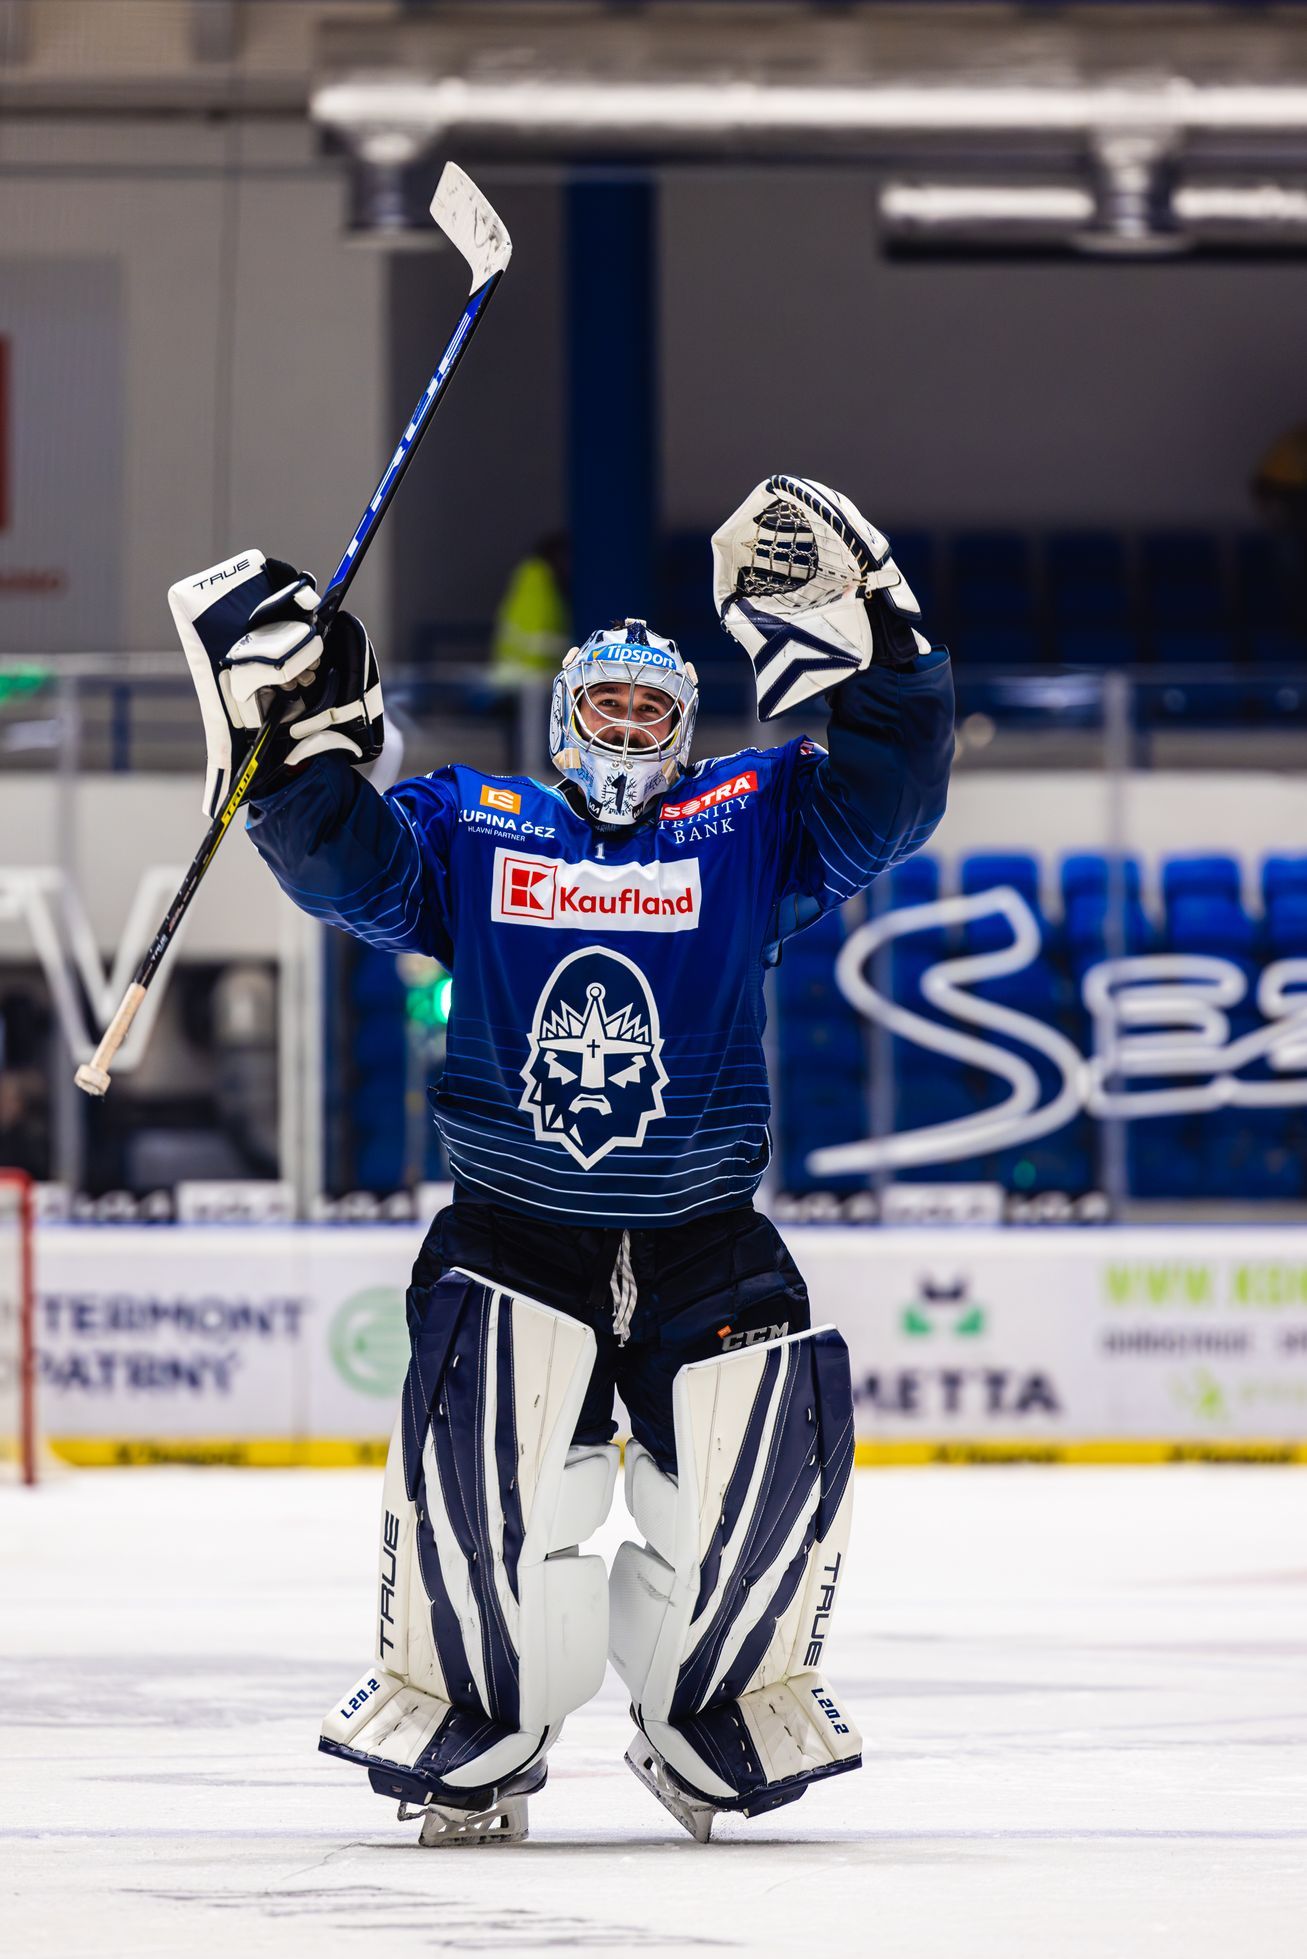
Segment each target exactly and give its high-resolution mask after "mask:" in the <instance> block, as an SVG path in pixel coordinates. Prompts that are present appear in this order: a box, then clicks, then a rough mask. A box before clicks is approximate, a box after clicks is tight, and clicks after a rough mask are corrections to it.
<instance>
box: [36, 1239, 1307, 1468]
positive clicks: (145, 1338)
mask: <svg viewBox="0 0 1307 1959" xmlns="http://www.w3.org/2000/svg"><path fill="white" fill-rule="evenodd" d="M421 1236H422V1233H421V1230H420V1229H419V1228H418V1227H417V1226H402V1225H391V1226H365V1227H359V1226H293V1227H279V1226H263V1227H247V1226H236V1225H226V1226H212V1227H205V1226H198V1227H197V1226H189V1227H187V1226H155V1227H144V1226H131V1225H125V1226H94V1225H47V1226H44V1227H42V1228H41V1230H40V1233H39V1243H38V1260H37V1278H38V1293H39V1311H38V1328H39V1333H38V1339H39V1346H40V1352H41V1390H40V1391H41V1404H42V1414H41V1419H42V1425H43V1428H44V1430H45V1432H46V1433H47V1434H48V1435H49V1436H51V1437H53V1438H55V1439H56V1440H62V1439H71V1440H74V1441H75V1440H77V1439H82V1440H86V1441H88V1442H92V1441H95V1440H96V1439H106V1440H114V1441H137V1442H140V1443H143V1444H148V1443H150V1442H152V1441H159V1440H161V1439H173V1440H177V1439H182V1438H188V1437H189V1438H197V1439H203V1440H206V1441H210V1442H214V1443H221V1442H222V1441H243V1442H256V1441H257V1442H264V1443H281V1444H285V1443H287V1442H290V1443H294V1444H304V1445H312V1444H314V1443H317V1442H329V1441H350V1442H356V1443H380V1442H381V1441H383V1440H384V1438H385V1436H386V1435H387V1433H388V1431H389V1428H390V1423H391V1420H392V1417H393V1412H394V1408H395V1405H396V1400H397V1396H398V1391H399V1385H400V1382H401V1380H402V1378H403V1372H404V1366H405V1361H406V1356H407V1337H406V1333H405V1328H404V1316H403V1294H404V1288H405V1285H406V1283H407V1279H408V1272H409V1267H410V1265H411V1263H412V1259H413V1257H414V1255H415V1254H416V1251H417V1248H418V1245H419V1244H420V1242H421ZM786 1237H787V1241H788V1243H789V1244H790V1247H791V1249H792V1250H793V1252H794V1254H795V1257H796V1258H797V1260H798V1263H799V1266H800V1269H801V1270H802V1271H803V1272H804V1274H805V1276H806V1277H807V1279H808V1283H809V1287H810V1289H811V1294H812V1303H813V1317H814V1320H816V1321H820V1320H825V1319H829V1320H833V1321H835V1323H836V1324H837V1325H838V1326H839V1327H840V1328H841V1330H842V1332H843V1333H844V1335H845V1338H846V1339H847V1340H848V1343H849V1349H850V1355H851V1360H852V1367H853V1380H854V1389H855V1395H856V1398H857V1407H858V1434H859V1437H860V1439H861V1440H862V1441H863V1442H864V1443H867V1444H883V1445H885V1446H886V1447H891V1446H897V1445H905V1446H910V1445H913V1444H923V1443H934V1444H947V1443H948V1442H950V1441H957V1442H959V1443H984V1442H985V1441H987V1440H991V1441H994V1442H995V1443H1000V1442H1001V1443H1003V1444H1005V1445H1007V1446H1013V1445H1018V1444H1020V1443H1022V1442H1029V1443H1031V1444H1032V1445H1041V1444H1045V1443H1052V1444H1057V1443H1060V1442H1069V1441H1074V1440H1087V1441H1094V1440H1103V1441H1107V1440H1110V1439H1112V1438H1119V1439H1129V1438H1140V1439H1159V1438H1160V1439H1170V1440H1173V1441H1184V1442H1192V1443H1193V1444H1194V1445H1195V1447H1196V1448H1198V1449H1199V1450H1200V1451H1201V1449H1202V1448H1203V1447H1204V1446H1205V1445H1208V1444H1210V1445H1213V1446H1214V1447H1218V1448H1219V1446H1220V1445H1222V1444H1234V1443H1237V1442H1238V1441H1239V1440H1240V1439H1241V1438H1246V1439H1249V1440H1254V1441H1261V1442H1268V1443H1273V1442H1276V1441H1282V1442H1286V1443H1293V1444H1297V1443H1298V1442H1300V1441H1301V1440H1302V1439H1303V1438H1307V1237H1305V1236H1304V1234H1302V1233H1301V1232H1298V1231H1294V1230H1274V1231H1271V1230H1266V1231H1259V1230H1212V1231H1202V1230H1198V1231H1179V1230H1176V1231H1163V1230H1147V1231H1145V1230H1133V1229H1126V1230H1118V1231H1109V1230H1102V1231H1089V1230H1085V1231H1070V1230H1068V1231H1030V1232H1020V1233H1018V1232H1003V1231H967V1230H930V1231H925V1230H894V1231H875V1230H862V1231H859V1230H852V1229H825V1228H820V1227H816V1228H814V1227H811V1226H808V1227H791V1229H790V1230H789V1231H788V1232H787V1233H786ZM304 1459H306V1460H308V1459H324V1460H325V1459H327V1458H326V1457H325V1456H323V1455H322V1454H321V1452H318V1454H317V1456H316V1458H315V1457H314V1452H313V1451H312V1448H311V1446H310V1447H309V1448H308V1452H307V1453H306V1455H305V1458H304Z"/></svg>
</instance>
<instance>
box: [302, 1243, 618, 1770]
mask: <svg viewBox="0 0 1307 1959" xmlns="http://www.w3.org/2000/svg"><path fill="white" fill-rule="evenodd" d="M438 1292H444V1293H445V1294H446V1297H445V1298H444V1299H441V1298H439V1297H437V1298H435V1299H433V1301H432V1303H431V1307H430V1309H429V1311H428V1315H427V1319H426V1322H425V1324H424V1328H423V1330H422V1332H421V1333H420V1334H419V1336H418V1339H417V1341H416V1343H415V1348H414V1355H413V1361H412V1364H411V1366H410V1368H409V1374H408V1379H407V1381H406V1382H405V1387H404V1405H403V1408H402V1410H401V1413H400V1418H399V1421H398V1423H397V1424H396V1429H395V1434H394V1436H393V1437H392V1440H391V1446H390V1452H389V1455H388V1457H387V1462H386V1475H385V1483H384V1488H383V1496H382V1529H381V1569H380V1583H379V1587H378V1608H377V1660H376V1663H375V1665H374V1666H373V1667H372V1668H371V1669H370V1670H369V1671H368V1672H367V1673H366V1674H365V1675H364V1676H363V1678H362V1680H360V1681H359V1682H358V1684H357V1685H356V1686H355V1687H354V1688H353V1689H352V1690H351V1691H350V1693H348V1694H346V1695H345V1696H344V1697H343V1698H342V1700H341V1701H340V1702H339V1704H338V1705H337V1706H336V1707H334V1708H333V1709H331V1711H330V1712H329V1713H328V1715H327V1717H326V1720H325V1721H324V1722H323V1725H322V1738H321V1742H320V1746H321V1747H322V1748H323V1749H324V1751H325V1752H327V1753H329V1754H336V1755H342V1756H344V1757H346V1758H347V1759H349V1760H351V1761H355V1762H358V1763H360V1764H361V1765H362V1766H364V1767H366V1768H368V1770H369V1771H370V1772H371V1776H372V1782H373V1786H374V1788H377V1789H379V1790H381V1791H383V1792H384V1793H388V1794H393V1795H396V1796H399V1797H400V1798H401V1799H403V1800H406V1801H424V1802H432V1801H436V1802H440V1801H443V1802H446V1803H449V1802H457V1801H459V1800H460V1799H466V1802H467V1805H468V1807H473V1806H475V1803H476V1802H477V1801H478V1800H481V1799H484V1798H485V1796H486V1793H487V1792H488V1791H494V1790H499V1789H502V1788H503V1786H504V1785H505V1784H506V1783H511V1782H512V1781H513V1779H514V1778H517V1777H521V1776H522V1775H523V1772H524V1771H529V1770H531V1769H532V1768H533V1766H534V1765H535V1764H537V1763H538V1762H539V1761H540V1759H541V1758H542V1757H543V1755H544V1753H545V1751H546V1750H547V1749H548V1747H549V1746H550V1745H551V1743H552V1742H553V1741H554V1739H555V1738H556V1737H557V1734H558V1731H559V1729H560V1727H561V1725H562V1722H563V1718H564V1716H565V1715H567V1714H568V1713H570V1712H571V1711H572V1710H573V1709H574V1708H577V1707H580V1706H583V1705H584V1703H585V1702H586V1701H588V1700H590V1699H591V1698H592V1697H593V1695H594V1694H595V1693H596V1692H597V1691H598V1688H599V1685H600V1683H601V1681H602V1679H603V1675H604V1664H605V1654H606V1647H607V1624H608V1593H607V1582H606V1577H605V1572H604V1565H603V1560H602V1559H601V1558H598V1557H581V1556H580V1555H579V1546H580V1544H581V1543H582V1542H583V1541H584V1540H585V1538H587V1537H589V1536H590V1535H591V1533H592V1532H593V1531H595V1530H597V1529H598V1527H599V1525H600V1524H601V1523H602V1522H603V1520H604V1518H605V1517H606V1516H607V1514H608V1509H609V1505H610V1504H611V1502H612V1494H613V1485H614V1482H615V1480H616V1475H617V1462H618V1453H617V1450H616V1449H615V1448H613V1447H611V1446H608V1445H604V1446H599V1447H573V1446H572V1443H571V1437H572V1435H573V1433H574V1431H575V1427H576V1423H577V1420H578V1417H579V1415H580V1411H581V1405H582V1401H583V1399H584V1395H585V1389H586V1385H587V1383H588V1381H589V1378H590V1372H591V1369H592V1367H593V1364H594V1353H595V1341H594V1335H593V1333H592V1332H591V1331H590V1329H589V1328H588V1327H586V1326H583V1325H582V1324H581V1323H580V1322H579V1321H577V1320H572V1319H569V1318H568V1317H567V1316H566V1315H565V1314H562V1313H556V1312H554V1311H552V1310H551V1309H550V1308H549V1307H547V1306H541V1305H539V1304H537V1303H536V1302H535V1301H533V1300H529V1299H524V1298H523V1297H521V1295H514V1294H512V1293H509V1292H506V1291H504V1290H503V1288H501V1287H497V1286H494V1285H492V1284H490V1283H489V1282H488V1281H486V1280H483V1279H480V1278H478V1277H477V1275H476V1274H474V1273H468V1272H462V1271H457V1270H456V1271H453V1272H450V1273H447V1274H446V1275H445V1277H444V1278H443V1279H442V1280H441V1281H440V1286H439V1288H438Z"/></svg>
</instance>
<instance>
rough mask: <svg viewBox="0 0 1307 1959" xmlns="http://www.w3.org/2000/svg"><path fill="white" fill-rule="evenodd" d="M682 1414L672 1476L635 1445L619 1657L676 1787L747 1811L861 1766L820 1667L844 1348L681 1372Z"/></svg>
mask: <svg viewBox="0 0 1307 1959" xmlns="http://www.w3.org/2000/svg"><path fill="white" fill-rule="evenodd" d="M673 1418H674V1424H675V1433H676V1458H677V1475H676V1476H675V1477H674V1478H673V1477H669V1476H666V1475H664V1474H663V1472H662V1471H661V1470H660V1469H659V1468H658V1466H657V1465H656V1463H655V1462H654V1460H653V1458H652V1457H651V1456H650V1455H649V1454H648V1453H647V1452H646V1451H645V1450H643V1449H641V1448H640V1447H639V1446H638V1445H637V1444H633V1445H632V1446H631V1447H630V1448H629V1449H628V1451H627V1469H626V1497H627V1505H628V1508H629V1509H630V1511H631V1514H632V1516H633V1517H634V1519H635V1521H636V1523H637V1525H638V1526H639V1528H640V1529H641V1530H642V1531H643V1532H644V1534H645V1538H646V1540H647V1541H646V1543H645V1544H644V1545H636V1544H624V1545H623V1546H622V1547H621V1549H620V1551H619V1552H618V1554H617V1557H616V1559H615V1561H614V1565H613V1573H612V1578H611V1581H610V1587H609V1594H610V1602H611V1605H610V1623H611V1635H610V1636H611V1658H612V1661H613V1664H614V1666H615V1667H616V1668H617V1671H618V1672H619V1673H620V1674H621V1676H622V1678H623V1680H624V1681H625V1682H626V1684H627V1686H628V1688H629V1689H630V1691H631V1696H632V1701H633V1704H634V1709H635V1716H636V1720H637V1722H638V1724H639V1726H640V1728H641V1730H642V1732H643V1733H644V1734H645V1735H646V1736H647V1737H648V1740H649V1741H650V1742H651V1743H652V1744H653V1746H654V1747H655V1748H656V1749H657V1750H658V1752H659V1754H660V1755H661V1757H662V1759H663V1761H664V1763H665V1764H666V1765H667V1767H669V1768H670V1769H671V1770H672V1772H673V1774H674V1776H675V1778H676V1779H677V1780H678V1781H679V1782H680V1783H681V1784H682V1785H683V1786H684V1788H685V1789H686V1790H688V1791H689V1792H690V1793H691V1794H692V1795H693V1796H696V1797H699V1798H701V1799H706V1800H708V1801H710V1802H712V1803H713V1804H715V1805H717V1806H719V1807H722V1808H733V1809H743V1810H744V1811H745V1812H746V1813H749V1814H752V1813H754V1812H756V1811H758V1810H762V1809H768V1808H773V1807H775V1806H776V1805H777V1804H778V1803H781V1802H786V1801H791V1800H793V1799H794V1798H795V1797H796V1796H798V1795H800V1794H802V1792H803V1789H804V1787H805V1786H806V1784H807V1783H808V1782H810V1781H812V1780H814V1779H816V1778H817V1777H820V1776H825V1775H831V1774H835V1773H837V1772H839V1771H840V1770H843V1769H847V1768H854V1767H856V1766H857V1764H858V1762H859V1761H860V1760H861V1747H862V1743H861V1737H860V1736H859V1734H858V1731H857V1729H856V1727H855V1726H854V1724H853V1723H852V1721H851V1720H849V1718H848V1716H847V1715H846V1713H845V1712H844V1710H843V1708H842V1707H841V1706H840V1704H839V1703H838V1701H837V1699H836V1697H835V1696H834V1695H833V1694H832V1692H831V1690H830V1688H829V1687H828V1686H827V1684H826V1681H825V1679H824V1678H823V1676H822V1674H821V1672H820V1663H821V1658H822V1652H823V1648H824V1645H825V1639H826V1631H827V1627H828V1625H829V1622H830V1615H831V1612H832V1610H833V1608H834V1604H835V1597H836V1592H837V1590H838V1586H839V1579H840V1575H841V1572H842V1568H843V1562H844V1556H845V1549H846V1545H847V1542H848V1530H849V1518H850V1510H851V1504H852V1475H851V1471H852V1466H853V1401H852V1394H851V1391H850V1384H849V1365H848V1351H847V1349H846V1347H845V1345H844V1342H843V1340H842V1339H841V1338H840V1336H839V1334H838V1333H836V1332H835V1330H834V1329H833V1328H831V1327H821V1328H817V1329H815V1330H814V1331H813V1332H811V1333H804V1334H797V1335H793V1336H790V1337H789V1338H786V1339H782V1340H774V1341H768V1342H766V1343H765V1344H762V1345H759V1346H756V1347H747V1348H744V1349H742V1350H740V1351H738V1352H734V1353H730V1354H726V1355H723V1356H722V1357H721V1358H720V1359H714V1360H711V1361H701V1362H698V1363H696V1364H695V1365H694V1366H691V1367H684V1368H682V1369H681V1371H680V1373H679V1374H678V1375H677V1377H676V1382H675V1385H674V1388H673Z"/></svg>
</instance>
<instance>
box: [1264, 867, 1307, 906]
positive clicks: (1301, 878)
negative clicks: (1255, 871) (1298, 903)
mask: <svg viewBox="0 0 1307 1959" xmlns="http://www.w3.org/2000/svg"><path fill="white" fill-rule="evenodd" d="M1291 892H1292V893H1294V894H1296V895H1301V896H1304V897H1307V856H1303V857H1278V856H1272V857H1266V858H1264V859H1263V860H1262V903H1263V904H1264V905H1266V906H1268V907H1269V906H1270V905H1273V904H1274V903H1275V901H1276V899H1277V898H1284V897H1287V896H1288V895H1289V894H1290V893H1291Z"/></svg>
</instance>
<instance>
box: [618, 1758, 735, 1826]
mask: <svg viewBox="0 0 1307 1959" xmlns="http://www.w3.org/2000/svg"><path fill="white" fill-rule="evenodd" d="M626 1766H627V1767H628V1768H629V1769H630V1771H631V1773H632V1775H633V1776H634V1777H635V1779H636V1781H637V1782H643V1784H644V1786H645V1788H646V1789H647V1790H648V1791H649V1794H650V1795H651V1796H657V1798H658V1800H659V1802H660V1803H661V1804H662V1806H663V1808H664V1809H665V1810H668V1811H669V1812H670V1813H671V1814H672V1815H673V1816H674V1817H675V1818H676V1820H677V1822H678V1823H679V1824H680V1826H681V1828H682V1829H683V1830H688V1831H689V1833H690V1835H691V1836H692V1837H693V1838H694V1840H695V1842H696V1843H707V1842H708V1839H709V1838H710V1837H711V1835H712V1826H713V1818H714V1817H715V1816H716V1814H717V1811H716V1809H715V1808H714V1806H713V1805H712V1803H702V1802H696V1801H695V1799H694V1797H693V1796H687V1795H686V1794H685V1792H684V1790H683V1789H678V1788H677V1787H676V1785H675V1783H674V1782H673V1781H672V1780H671V1778H670V1777H669V1775H668V1773H667V1768H666V1765H665V1763H664V1762H663V1758H662V1756H661V1755H660V1754H659V1753H658V1750H657V1749H656V1748H653V1747H651V1746H650V1744H649V1743H648V1742H647V1741H646V1740H645V1738H644V1736H643V1735H637V1736H636V1737H635V1740H634V1741H633V1742H632V1743H631V1746H630V1747H629V1748H628V1749H627V1751H626Z"/></svg>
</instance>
